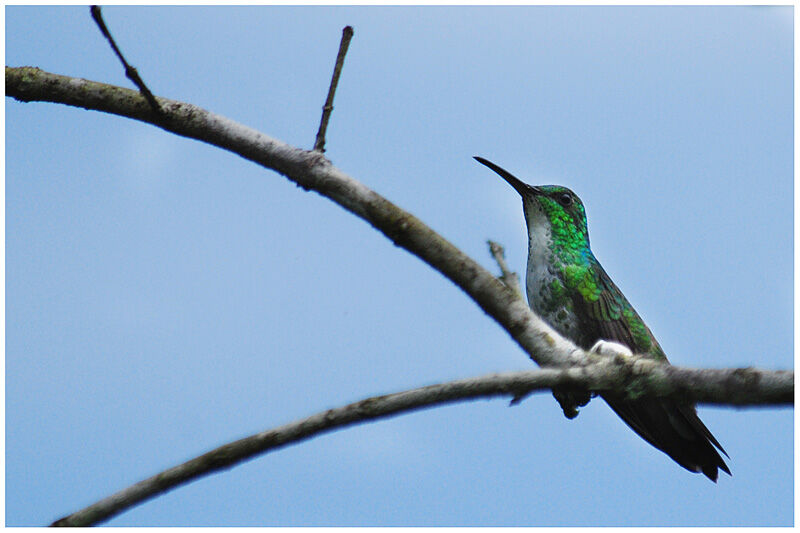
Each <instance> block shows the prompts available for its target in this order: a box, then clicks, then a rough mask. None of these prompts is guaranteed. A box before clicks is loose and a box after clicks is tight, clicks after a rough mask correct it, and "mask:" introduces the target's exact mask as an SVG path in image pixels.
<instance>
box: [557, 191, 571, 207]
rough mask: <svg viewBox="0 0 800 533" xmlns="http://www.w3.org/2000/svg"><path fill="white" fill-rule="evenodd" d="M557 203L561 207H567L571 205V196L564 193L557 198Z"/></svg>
mask: <svg viewBox="0 0 800 533" xmlns="http://www.w3.org/2000/svg"><path fill="white" fill-rule="evenodd" d="M558 203H560V204H561V205H563V206H564V207H568V206H570V205H571V204H572V195H571V194H569V193H567V192H564V193H561V194H560V195H559V196H558Z"/></svg>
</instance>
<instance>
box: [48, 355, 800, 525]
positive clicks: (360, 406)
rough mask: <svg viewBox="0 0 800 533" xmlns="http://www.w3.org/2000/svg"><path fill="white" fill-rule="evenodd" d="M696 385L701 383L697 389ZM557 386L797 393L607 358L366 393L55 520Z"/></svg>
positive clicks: (706, 393)
mask: <svg viewBox="0 0 800 533" xmlns="http://www.w3.org/2000/svg"><path fill="white" fill-rule="evenodd" d="M700 383H702V385H703V386H702V387H698V384H700ZM554 387H558V388H580V389H588V390H592V391H596V392H604V391H627V392H626V394H627V396H628V397H632V396H638V395H648V396H664V397H666V396H675V397H680V398H682V399H683V400H690V401H693V402H701V403H709V404H718V405H731V404H733V405H757V404H763V405H776V404H784V405H790V404H791V403H792V401H793V397H794V374H793V373H792V372H782V371H775V372H769V371H759V370H754V369H749V368H745V369H729V370H704V369H691V368H680V367H675V366H671V365H668V364H662V363H657V362H654V361H652V360H648V359H644V358H636V357H633V358H614V359H611V358H608V359H605V360H603V361H601V362H599V363H595V364H591V365H588V366H584V367H576V368H568V369H542V370H534V371H528V372H513V373H505V374H492V375H488V376H482V377H477V378H470V379H463V380H458V381H451V382H449V383H442V384H439V385H430V386H427V387H421V388H418V389H411V390H407V391H403V392H397V393H394V394H387V395H385V396H376V397H372V398H367V399H365V400H361V401H359V402H355V403H351V404H349V405H345V406H343V407H337V408H335V409H329V410H327V411H324V412H322V413H317V414H315V415H313V416H310V417H308V418H304V419H302V420H297V421H295V422H291V423H289V424H285V425H283V426H279V427H277V428H274V429H270V430H267V431H262V432H260V433H256V434H255V435H252V436H250V437H246V438H244V439H241V440H237V441H235V442H232V443H229V444H225V445H224V446H220V447H219V448H216V449H214V450H212V451H210V452H208V453H205V454H203V455H201V456H199V457H196V458H194V459H192V460H190V461H187V462H185V463H183V464H181V465H178V466H175V467H173V468H170V469H168V470H165V471H164V472H161V473H160V474H156V475H155V476H153V477H150V478H148V479H145V480H143V481H140V482H139V483H136V484H135V485H132V486H130V487H128V488H126V489H124V490H121V491H119V492H117V493H116V494H113V495H111V496H109V497H107V498H104V499H103V500H100V501H99V502H97V503H95V504H93V505H91V506H89V507H86V508H85V509H82V510H80V511H77V512H75V513H73V514H71V515H69V516H66V517H64V518H61V519H59V520H57V521H55V522H54V523H53V524H52V525H53V526H90V525H94V524H97V523H99V522H102V521H105V520H108V519H109V518H111V517H113V516H115V515H117V514H119V513H121V512H123V511H124V510H126V509H129V508H130V507H133V506H134V505H137V504H139V503H142V502H144V501H146V500H148V499H150V498H153V497H155V496H157V495H159V494H161V493H164V492H167V491H169V490H171V489H174V488H176V487H177V486H179V485H182V484H184V483H188V482H189V481H192V480H194V479H197V478H199V477H202V476H206V475H209V474H212V473H214V472H216V471H219V470H224V469H227V468H231V467H232V466H234V465H236V464H238V463H240V462H242V461H245V460H247V459H251V458H253V457H254V456H256V455H258V454H262V453H266V452H269V451H271V450H276V449H278V448H282V447H284V446H287V445H289V444H294V443H297V442H301V441H303V440H306V439H310V438H312V437H315V436H317V435H320V434H322V433H326V432H329V431H332V430H334V429H339V428H344V427H347V426H351V425H354V424H359V423H363V422H367V421H371V420H378V419H380V418H387V417H389V416H394V415H398V414H401V413H408V412H412V411H414V410H417V409H422V408H428V407H434V406H437V405H443V404H447V403H454V402H459V401H465V400H474V399H478V398H493V397H496V396H511V397H513V398H520V397H523V396H526V395H528V394H530V393H531V392H534V391H542V390H550V389H552V388H554Z"/></svg>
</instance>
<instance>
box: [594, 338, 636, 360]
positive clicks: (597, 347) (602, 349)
mask: <svg viewBox="0 0 800 533" xmlns="http://www.w3.org/2000/svg"><path fill="white" fill-rule="evenodd" d="M589 352H591V353H596V354H598V355H610V356H614V357H630V356H632V355H633V352H632V351H631V349H630V348H628V347H627V346H625V345H624V344H620V343H618V342H612V341H604V340H599V341H597V342H596V343H594V346H592V349H591V350H589Z"/></svg>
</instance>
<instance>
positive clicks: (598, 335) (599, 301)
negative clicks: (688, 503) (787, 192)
mask: <svg viewBox="0 0 800 533" xmlns="http://www.w3.org/2000/svg"><path fill="white" fill-rule="evenodd" d="M475 159H476V160H477V161H478V162H479V163H481V164H483V165H486V166H487V167H489V168H490V169H492V170H494V171H495V172H497V173H498V174H500V176H501V177H502V178H503V179H505V180H506V181H507V182H508V183H509V184H511V186H512V187H514V189H516V191H517V192H518V193H519V194H520V195H521V196H522V207H523V210H524V213H525V221H526V222H527V224H528V268H527V280H526V289H527V293H528V304H529V305H530V306H531V308H532V309H533V310H534V311H535V312H536V313H537V314H538V315H539V316H541V317H542V318H543V319H544V320H545V321H546V322H547V323H548V324H550V326H552V327H553V328H554V329H555V330H556V331H558V332H559V333H560V334H561V335H563V336H564V337H566V338H568V339H570V340H571V341H572V342H573V343H575V344H576V345H577V346H580V347H581V348H583V349H584V350H590V349H595V350H598V347H600V348H601V349H602V346H603V342H600V343H599V344H598V341H605V342H613V343H617V344H622V345H623V346H625V347H627V348H628V349H630V351H632V352H633V353H636V354H639V355H643V356H646V357H650V358H652V359H655V360H657V361H664V362H668V361H667V357H666V355H665V354H664V351H663V350H662V349H661V346H659V345H658V342H657V341H656V339H655V337H654V336H653V334H652V333H651V332H650V329H649V328H648V327H647V325H646V324H645V323H644V321H642V319H641V318H640V317H639V315H638V313H636V311H635V310H634V309H633V307H632V306H631V304H630V303H628V300H627V299H626V298H625V296H624V295H623V294H622V292H621V291H620V290H619V289H618V288H617V286H616V285H615V284H614V282H613V281H611V278H609V277H608V274H606V272H605V270H603V267H602V266H601V265H600V263H599V262H598V261H597V259H596V258H595V257H594V254H593V253H592V250H591V249H590V248H589V233H588V231H587V227H586V212H585V210H584V207H583V203H582V202H581V200H580V198H578V197H577V196H576V195H575V193H574V192H572V191H571V190H569V189H567V188H566V187H561V186H558V185H541V186H536V187H534V186H531V185H527V184H526V183H523V182H522V181H520V180H519V179H517V178H516V177H514V176H513V175H511V174H510V173H509V172H507V171H506V170H504V169H502V168H501V167H499V166H497V165H495V164H494V163H492V162H490V161H487V160H486V159H483V158H482V157H475ZM611 346H612V350H613V346H616V345H611ZM617 348H619V349H620V350H624V348H622V347H621V346H617ZM554 395H555V396H556V398H557V399H558V400H559V402H560V403H561V405H562V408H564V413H565V414H566V415H567V416H568V417H570V418H571V417H574V416H576V415H577V410H576V409H575V406H582V405H585V404H586V403H587V402H588V401H589V395H588V393H587V394H586V395H583V396H581V395H576V394H574V393H565V392H563V391H554ZM603 399H604V400H605V401H606V403H608V405H609V406H610V407H611V408H612V409H613V410H614V411H615V412H616V413H617V414H618V415H619V416H620V417H621V418H622V420H624V421H625V423H626V424H628V426H630V427H631V429H633V430H634V431H635V432H636V433H638V434H639V435H640V436H641V437H642V438H643V439H644V440H646V441H647V442H649V443H650V444H652V445H653V446H655V447H656V448H658V449H659V450H661V451H662V452H664V453H666V454H667V455H669V456H670V457H671V458H672V459H674V460H675V462H677V463H678V464H679V465H681V466H682V467H684V468H686V469H687V470H689V471H691V472H702V473H703V474H705V475H706V477H708V478H709V479H710V480H712V481H714V482H716V481H717V469H721V470H722V471H724V472H726V473H727V474H729V475H730V473H731V472H730V470H729V469H728V465H726V464H725V461H723V459H722V457H720V455H719V453H718V452H717V450H716V449H715V448H714V447H715V446H716V448H717V449H719V450H720V451H721V452H722V453H723V454H725V456H726V457H727V455H728V454H727V453H725V450H723V449H722V446H721V445H720V444H719V442H717V439H715V438H714V435H712V434H711V432H710V431H709V430H708V428H706V426H705V425H704V424H703V422H702V421H701V420H700V418H698V416H697V411H696V410H695V406H694V405H693V404H691V403H689V402H684V401H680V400H672V399H669V400H665V399H649V398H644V399H637V400H619V399H614V398H607V397H604V398H603Z"/></svg>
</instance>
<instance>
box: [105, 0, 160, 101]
mask: <svg viewBox="0 0 800 533" xmlns="http://www.w3.org/2000/svg"><path fill="white" fill-rule="evenodd" d="M89 9H90V11H91V13H92V18H93V19H94V21H95V22H96V23H97V26H98V27H99V28H100V31H101V32H102V33H103V35H104V36H105V38H106V39H107V40H108V44H110V45H111V48H112V49H113V50H114V53H115V54H117V57H118V58H119V60H120V61H121V62H122V65H123V66H124V67H125V76H126V77H127V78H128V79H129V80H131V81H132V82H133V83H134V84H135V85H136V86H137V87H138V88H139V92H141V93H142V96H144V98H145V100H147V102H148V103H149V104H150V107H152V108H153V111H155V112H156V114H158V115H161V114H162V110H161V106H159V105H158V102H157V101H156V99H155V97H154V96H153V93H151V92H150V89H148V88H147V85H145V84H144V80H142V78H141V77H140V76H139V72H138V71H137V70H136V68H135V67H132V66H130V65H129V64H128V62H127V61H125V57H124V56H123V55H122V52H121V51H120V49H119V48H118V47H117V43H116V42H114V38H113V37H112V36H111V32H110V31H108V27H107V26H106V23H105V21H104V20H103V13H102V12H101V10H100V6H92V7H91V8H89Z"/></svg>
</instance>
